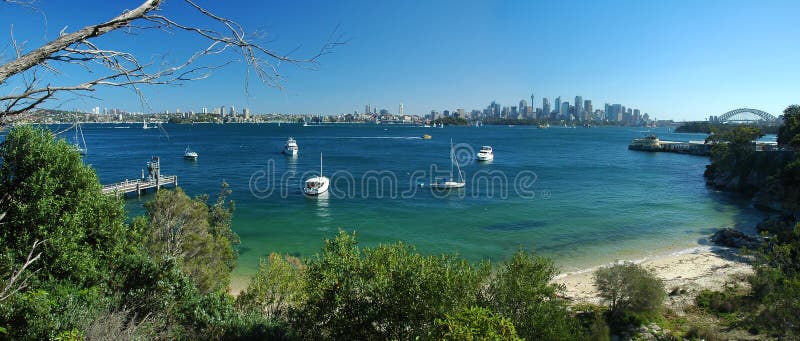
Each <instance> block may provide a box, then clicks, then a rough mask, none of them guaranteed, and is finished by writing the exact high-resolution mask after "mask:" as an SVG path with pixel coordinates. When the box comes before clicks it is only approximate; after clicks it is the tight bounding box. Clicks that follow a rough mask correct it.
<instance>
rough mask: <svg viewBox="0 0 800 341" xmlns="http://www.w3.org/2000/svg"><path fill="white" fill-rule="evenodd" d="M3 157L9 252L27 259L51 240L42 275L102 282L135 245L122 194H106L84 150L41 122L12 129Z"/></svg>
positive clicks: (3, 233) (4, 243)
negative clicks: (57, 136)
mask: <svg viewBox="0 0 800 341" xmlns="http://www.w3.org/2000/svg"><path fill="white" fill-rule="evenodd" d="M0 159H1V160H2V165H1V166H0V198H6V200H3V201H2V202H0V212H5V213H6V216H5V218H4V220H3V225H2V228H1V229H0V248H2V252H3V253H4V254H10V255H12V256H13V258H14V259H15V260H16V261H17V262H23V261H24V260H25V259H26V257H27V256H28V253H29V251H30V247H31V245H33V243H34V241H36V240H39V241H42V240H44V241H45V243H44V245H42V246H41V252H42V255H41V259H40V260H39V262H38V264H37V267H38V272H37V277H38V278H40V279H44V280H46V279H64V280H69V281H71V282H72V283H75V284H78V285H85V286H91V285H95V284H98V283H100V282H101V281H102V279H103V278H104V277H105V276H106V274H107V273H108V268H109V266H112V264H113V260H114V259H116V258H117V257H119V256H120V255H121V254H124V253H125V252H126V251H128V249H127V248H129V247H131V245H130V243H128V240H126V238H125V237H126V236H127V235H128V234H127V233H126V230H125V225H124V219H125V211H124V207H123V204H122V201H121V200H119V199H117V198H114V197H110V196H105V195H103V194H102V193H101V191H100V189H101V187H100V183H99V182H98V180H97V176H96V175H95V173H94V170H92V169H91V168H90V167H88V166H86V165H84V164H83V162H82V160H81V158H80V155H79V154H78V152H77V150H75V148H74V147H73V146H72V145H70V144H68V143H67V142H65V141H64V140H55V138H54V137H53V135H52V134H51V133H50V132H49V131H45V130H43V129H41V128H34V127H31V126H22V127H18V128H15V129H13V130H11V131H10V132H9V134H8V136H6V139H5V141H4V142H3V143H2V145H0Z"/></svg>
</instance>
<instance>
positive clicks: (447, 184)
mask: <svg viewBox="0 0 800 341" xmlns="http://www.w3.org/2000/svg"><path fill="white" fill-rule="evenodd" d="M455 169H458V179H456V178H455V174H454V172H453V171H454V170H455ZM466 184H467V182H466V181H464V173H463V172H461V166H460V165H459V164H458V159H457V158H456V153H455V149H453V140H452V139H451V140H450V178H449V179H436V182H434V183H432V184H431V188H433V189H455V188H463V187H464V186H466Z"/></svg>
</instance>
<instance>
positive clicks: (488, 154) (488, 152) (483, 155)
mask: <svg viewBox="0 0 800 341" xmlns="http://www.w3.org/2000/svg"><path fill="white" fill-rule="evenodd" d="M477 159H478V161H492V160H494V152H493V151H492V146H482V147H481V150H479V151H478V155H477Z"/></svg>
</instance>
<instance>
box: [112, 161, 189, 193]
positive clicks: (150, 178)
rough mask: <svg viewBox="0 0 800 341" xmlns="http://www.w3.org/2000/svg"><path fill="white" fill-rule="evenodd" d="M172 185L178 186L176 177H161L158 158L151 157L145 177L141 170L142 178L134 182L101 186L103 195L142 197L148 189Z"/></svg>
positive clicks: (128, 181)
mask: <svg viewBox="0 0 800 341" xmlns="http://www.w3.org/2000/svg"><path fill="white" fill-rule="evenodd" d="M167 185H172V186H178V176H177V175H161V162H160V161H159V159H158V156H153V158H152V159H151V160H150V162H148V163H147V177H145V176H144V169H143V170H142V177H141V178H140V179H136V180H125V181H122V182H118V183H114V184H109V185H103V190H102V192H103V194H116V195H122V196H124V195H126V194H128V193H136V195H142V192H144V191H147V190H148V189H153V188H155V189H156V190H159V189H160V188H161V187H164V186H167Z"/></svg>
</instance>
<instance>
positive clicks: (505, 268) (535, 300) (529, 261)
mask: <svg viewBox="0 0 800 341" xmlns="http://www.w3.org/2000/svg"><path fill="white" fill-rule="evenodd" d="M556 274H558V269H557V268H556V267H555V265H554V264H553V261H552V260H550V259H548V258H544V257H539V256H535V255H532V254H528V253H525V252H523V251H521V250H520V251H518V252H517V253H515V254H514V256H512V257H511V259H510V260H508V261H506V262H505V263H503V264H501V265H500V266H499V267H498V268H497V269H496V270H495V271H494V273H493V274H492V276H491V278H490V280H489V284H488V286H487V288H486V292H485V294H484V297H483V299H482V301H483V305H484V306H486V307H488V308H489V309H491V310H492V311H494V312H497V313H499V314H501V315H503V316H505V317H508V318H509V319H511V321H512V322H513V323H514V326H515V327H516V330H517V333H518V334H519V335H520V336H521V337H523V338H525V339H529V340H572V339H575V338H578V337H579V336H580V334H581V333H580V328H579V326H578V325H577V321H576V320H575V319H574V318H573V317H572V316H571V315H570V314H569V311H568V310H567V302H566V301H565V300H563V299H561V298H560V297H559V294H560V293H561V292H562V291H563V289H564V288H563V287H562V286H560V285H556V284H552V283H550V281H551V280H552V279H553V277H554V276H555V275H556Z"/></svg>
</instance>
